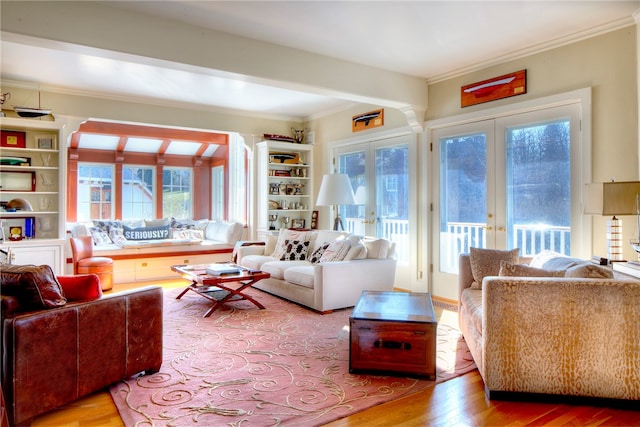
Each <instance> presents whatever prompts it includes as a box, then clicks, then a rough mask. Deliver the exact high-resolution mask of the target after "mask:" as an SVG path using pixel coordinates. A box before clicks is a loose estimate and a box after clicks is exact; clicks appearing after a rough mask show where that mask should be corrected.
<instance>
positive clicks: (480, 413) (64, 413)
mask: <svg viewBox="0 0 640 427" xmlns="http://www.w3.org/2000/svg"><path fill="white" fill-rule="evenodd" d="M160 284H161V285H162V286H164V287H181V286H185V282H182V281H167V282H162V283H160ZM136 286H139V284H138V285H136V284H131V285H115V286H114V291H119V290H124V289H131V288H134V287H136ZM437 311H438V309H437ZM438 314H439V313H438ZM31 426H32V427H44V426H47V427H95V426H101V427H102V426H104V427H121V426H124V424H123V423H122V420H121V419H120V416H119V415H118V411H117V409H116V407H115V405H114V403H113V401H112V399H111V395H110V394H109V392H108V391H101V392H97V393H95V394H93V395H91V396H87V397H85V398H83V399H79V400H77V401H76V402H73V403H71V404H69V405H67V406H65V407H63V408H60V409H57V410H54V411H51V412H49V413H47V414H44V415H42V416H40V417H37V418H36V419H35V420H33V422H32V424H31ZM327 426H331V427H345V426H349V427H353V426H363V427H364V426H367V427H376V426H640V402H638V406H637V409H635V408H634V409H633V410H631V409H616V408H611V407H606V406H602V407H601V406H586V405H570V404H566V403H561V402H559V403H555V402H554V403H536V402H509V401H497V400H491V401H490V400H488V399H487V398H486V397H485V394H484V385H483V383H482V378H481V377H480V375H479V374H478V372H477V371H474V372H471V373H468V374H466V375H463V376H461V377H458V378H454V379H452V380H450V381H447V382H444V383H441V384H437V385H435V386H434V387H431V388H428V389H426V390H423V391H421V392H418V393H415V394H412V395H409V396H406V397H404V398H401V399H398V400H394V401H391V402H387V403H385V404H382V405H378V406H375V407H373V408H370V409H368V410H366V411H363V412H359V413H356V414H354V415H352V416H350V417H347V418H343V419H340V420H336V421H334V422H332V423H329V424H327Z"/></svg>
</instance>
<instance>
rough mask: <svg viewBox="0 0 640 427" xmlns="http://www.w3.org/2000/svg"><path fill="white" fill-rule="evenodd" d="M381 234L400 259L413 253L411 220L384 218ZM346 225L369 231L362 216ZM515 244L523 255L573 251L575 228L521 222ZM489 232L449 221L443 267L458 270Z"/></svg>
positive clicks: (442, 240)
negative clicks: (464, 257)
mask: <svg viewBox="0 0 640 427" xmlns="http://www.w3.org/2000/svg"><path fill="white" fill-rule="evenodd" d="M380 226H381V227H382V230H381V237H384V238H386V239H389V240H391V241H393V242H396V255H397V259H398V261H406V260H408V257H409V221H407V220H399V219H383V220H381V222H380ZM345 228H346V230H347V231H348V232H350V233H353V234H361V235H364V234H365V223H364V222H363V221H362V219H360V218H346V219H345ZM513 230H514V233H513V241H512V244H511V247H513V248H520V255H521V256H533V255H535V254H537V253H539V252H541V251H543V250H551V251H555V252H559V253H561V254H565V255H569V254H570V249H571V247H570V241H571V228H570V227H560V226H553V225H547V224H517V225H514V226H513ZM486 238H487V233H486V229H485V224H481V223H471V222H449V223H447V231H446V232H444V233H441V236H440V262H441V264H442V265H441V266H440V267H441V269H442V270H443V271H450V272H452V273H457V271H458V255H459V254H460V253H465V252H469V248H471V247H477V248H483V247H485V243H486Z"/></svg>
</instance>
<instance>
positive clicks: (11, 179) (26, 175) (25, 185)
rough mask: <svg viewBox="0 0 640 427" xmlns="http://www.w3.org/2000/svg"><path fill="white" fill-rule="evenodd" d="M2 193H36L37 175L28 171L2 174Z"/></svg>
mask: <svg viewBox="0 0 640 427" xmlns="http://www.w3.org/2000/svg"><path fill="white" fill-rule="evenodd" d="M0 188H1V189H2V191H36V173H35V172H28V171H11V172H10V171H2V172H0Z"/></svg>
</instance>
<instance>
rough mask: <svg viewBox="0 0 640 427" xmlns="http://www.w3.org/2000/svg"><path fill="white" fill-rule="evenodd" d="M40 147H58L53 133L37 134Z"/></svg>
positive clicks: (50, 148)
mask: <svg viewBox="0 0 640 427" xmlns="http://www.w3.org/2000/svg"><path fill="white" fill-rule="evenodd" d="M35 138H36V143H37V145H38V148H41V149H43V150H53V149H55V148H56V138H55V136H53V135H36V137H35Z"/></svg>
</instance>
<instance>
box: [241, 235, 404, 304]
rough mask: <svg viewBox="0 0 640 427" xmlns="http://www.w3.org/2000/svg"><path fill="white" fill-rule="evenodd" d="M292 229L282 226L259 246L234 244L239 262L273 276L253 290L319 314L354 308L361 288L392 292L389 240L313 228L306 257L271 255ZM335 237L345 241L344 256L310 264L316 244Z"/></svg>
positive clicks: (392, 264) (391, 260)
mask: <svg viewBox="0 0 640 427" xmlns="http://www.w3.org/2000/svg"><path fill="white" fill-rule="evenodd" d="M290 232H291V230H285V231H282V232H281V233H280V235H279V236H269V237H268V239H267V242H265V245H263V246H242V247H237V248H236V251H237V262H238V264H240V265H241V266H243V267H246V268H250V269H256V270H262V271H265V272H267V273H269V274H270V275H271V277H270V278H268V279H264V280H261V281H259V282H258V283H256V284H255V285H253V286H254V287H255V288H258V289H261V290H263V291H266V292H269V293H271V294H273V295H277V296H279V297H282V298H285V299H287V300H289V301H293V302H296V303H298V304H301V305H304V306H306V307H309V308H311V309H313V310H316V311H319V312H322V313H324V312H329V311H332V310H337V309H341V308H346V307H352V306H354V305H355V304H356V303H357V301H358V298H359V297H360V295H361V293H362V291H363V290H372V291H392V290H393V285H394V280H395V272H396V260H395V257H394V249H395V245H394V243H393V242H390V241H389V240H386V239H379V238H372V237H362V236H350V235H349V234H348V233H345V232H338V231H330V230H313V231H308V232H305V233H308V234H307V236H308V237H309V240H308V242H309V244H308V249H307V256H306V257H305V259H304V260H281V259H280V258H281V257H277V256H276V257H274V252H275V251H276V248H277V247H278V246H279V245H281V244H284V242H285V241H286V240H289V241H291V239H287V238H286V237H287V234H286V233H290ZM298 237H299V236H298ZM294 238H297V237H294ZM337 241H345V242H349V243H348V246H349V249H348V251H346V255H345V258H344V259H342V260H340V261H326V260H323V261H321V262H315V263H314V262H313V261H314V260H312V255H313V254H314V253H316V251H317V250H318V248H321V247H323V246H327V244H331V243H333V242H337ZM330 248H331V247H330ZM330 248H327V250H329V251H330ZM276 255H277V254H276Z"/></svg>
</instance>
